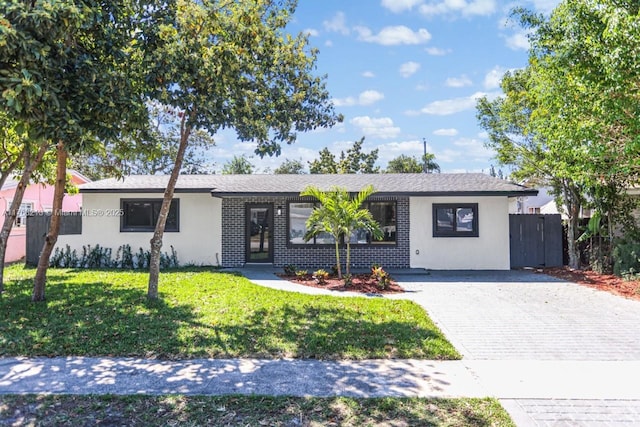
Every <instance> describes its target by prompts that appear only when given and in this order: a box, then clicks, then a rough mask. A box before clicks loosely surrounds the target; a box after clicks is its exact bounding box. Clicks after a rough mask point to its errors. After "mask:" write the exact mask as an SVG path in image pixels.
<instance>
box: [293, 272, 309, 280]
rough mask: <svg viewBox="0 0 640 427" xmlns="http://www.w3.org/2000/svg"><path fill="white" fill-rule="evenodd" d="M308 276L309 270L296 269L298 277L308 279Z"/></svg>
mask: <svg viewBox="0 0 640 427" xmlns="http://www.w3.org/2000/svg"><path fill="white" fill-rule="evenodd" d="M307 276H309V272H308V271H307V270H297V271H296V277H297V278H298V279H300V280H307Z"/></svg>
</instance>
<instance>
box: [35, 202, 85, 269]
mask: <svg viewBox="0 0 640 427" xmlns="http://www.w3.org/2000/svg"><path fill="white" fill-rule="evenodd" d="M60 220H61V221H60V235H61V236H62V235H65V234H82V214H81V213H80V212H64V213H63V215H62V217H61V218H60ZM50 222H51V214H41V213H36V214H30V215H29V216H27V239H26V240H27V247H26V252H27V254H26V260H25V262H26V264H27V265H37V264H38V259H39V258H40V251H42V246H43V245H44V238H45V237H46V235H47V232H48V231H49V223H50Z"/></svg>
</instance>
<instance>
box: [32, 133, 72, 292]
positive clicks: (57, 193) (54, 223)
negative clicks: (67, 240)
mask: <svg viewBox="0 0 640 427" xmlns="http://www.w3.org/2000/svg"><path fill="white" fill-rule="evenodd" d="M66 183H67V150H66V148H65V146H64V142H62V141H60V142H58V144H57V145H56V183H55V187H54V191H53V204H52V207H51V223H50V224H49V231H48V232H47V236H46V237H45V239H44V245H43V246H42V252H40V258H38V268H37V270H36V277H35V278H34V279H33V294H32V295H31V301H33V302H37V301H44V300H45V292H44V288H45V283H46V281H47V269H48V268H49V258H50V257H51V252H53V248H54V247H55V245H56V242H57V241H58V233H59V232H60V218H61V217H62V200H63V199H64V190H65V185H66Z"/></svg>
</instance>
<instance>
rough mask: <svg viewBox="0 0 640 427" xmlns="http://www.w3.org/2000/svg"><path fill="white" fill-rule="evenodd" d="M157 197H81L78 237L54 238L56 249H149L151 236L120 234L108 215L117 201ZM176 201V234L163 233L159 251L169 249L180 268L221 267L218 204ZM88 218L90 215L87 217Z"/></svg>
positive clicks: (193, 198) (199, 198) (201, 197)
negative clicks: (84, 246)
mask: <svg viewBox="0 0 640 427" xmlns="http://www.w3.org/2000/svg"><path fill="white" fill-rule="evenodd" d="M161 198H162V194H161V193H116V194H111V193H84V194H83V206H82V208H83V212H84V213H85V216H83V218H82V234H78V235H64V236H60V237H59V238H58V242H57V244H56V246H57V247H59V248H61V249H63V248H64V247H65V245H67V244H68V245H69V246H70V247H71V249H76V250H77V251H78V252H79V253H80V252H81V250H82V246H83V245H91V246H95V245H96V244H100V245H101V246H104V247H110V248H112V250H113V253H114V256H115V251H116V250H117V249H118V247H120V246H121V245H124V244H129V245H131V249H132V251H134V252H137V251H138V248H143V249H144V250H148V249H149V241H150V240H151V237H152V236H153V232H120V217H119V216H117V215H113V214H110V213H112V212H113V211H114V210H118V209H120V199H161ZM174 199H180V213H179V218H180V227H179V228H180V231H179V232H165V233H164V238H163V245H162V251H163V252H167V253H171V248H170V246H171V245H173V247H174V249H175V250H176V252H177V254H178V260H179V262H180V264H182V265H184V264H195V265H219V264H222V201H221V199H219V198H215V197H211V195H210V194H208V193H197V194H190V193H176V194H175V196H174ZM88 214H91V215H88Z"/></svg>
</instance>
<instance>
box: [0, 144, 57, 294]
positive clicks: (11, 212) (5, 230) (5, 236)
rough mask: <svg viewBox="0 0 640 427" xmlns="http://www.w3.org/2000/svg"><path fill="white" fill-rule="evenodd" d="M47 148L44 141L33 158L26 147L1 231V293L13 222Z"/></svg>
mask: <svg viewBox="0 0 640 427" xmlns="http://www.w3.org/2000/svg"><path fill="white" fill-rule="evenodd" d="M47 148H48V144H47V143H46V142H43V143H42V145H40V147H39V149H38V152H37V153H36V155H35V157H34V158H31V154H32V153H31V151H30V150H29V149H28V148H25V151H24V155H23V157H24V170H23V171H22V176H21V177H20V181H19V182H18V186H17V187H16V192H15V193H14V195H13V200H12V201H11V206H10V207H9V209H8V212H7V213H6V215H5V217H4V223H3V224H2V231H0V295H1V294H2V292H4V258H5V256H6V253H7V245H8V243H9V236H10V235H11V229H12V228H13V223H14V221H15V220H16V216H17V214H18V210H19V209H20V204H22V198H23V197H24V192H25V191H26V189H27V186H28V185H29V180H30V179H31V175H32V174H33V171H34V170H35V169H36V168H37V167H38V165H39V164H40V162H41V161H42V158H43V157H44V154H45V153H46V152H47ZM16 165H17V162H16V163H14V165H13V168H15V166H16ZM13 168H12V170H13ZM9 172H11V171H9ZM7 176H8V174H7ZM5 180H6V177H5ZM3 183H4V181H3Z"/></svg>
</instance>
